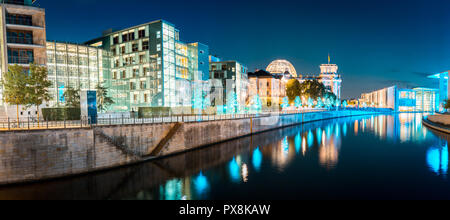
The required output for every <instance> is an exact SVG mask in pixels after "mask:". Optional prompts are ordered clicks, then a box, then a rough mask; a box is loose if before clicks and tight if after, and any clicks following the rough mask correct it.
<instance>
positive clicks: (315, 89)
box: [300, 80, 326, 100]
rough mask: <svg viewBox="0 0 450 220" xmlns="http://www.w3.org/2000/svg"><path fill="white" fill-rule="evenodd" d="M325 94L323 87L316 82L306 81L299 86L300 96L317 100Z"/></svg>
mask: <svg viewBox="0 0 450 220" xmlns="http://www.w3.org/2000/svg"><path fill="white" fill-rule="evenodd" d="M325 92H326V88H325V85H324V84H323V83H320V82H319V81H318V80H306V81H305V82H303V83H302V84H300V94H302V95H304V96H307V97H308V98H312V99H314V100H317V99H318V98H319V97H323V95H324V94H325Z"/></svg>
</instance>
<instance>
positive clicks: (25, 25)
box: [6, 17, 44, 30]
mask: <svg viewBox="0 0 450 220" xmlns="http://www.w3.org/2000/svg"><path fill="white" fill-rule="evenodd" d="M6 27H7V28H8V29H11V30H44V23H43V22H38V21H33V20H32V19H27V18H18V17H7V18H6Z"/></svg>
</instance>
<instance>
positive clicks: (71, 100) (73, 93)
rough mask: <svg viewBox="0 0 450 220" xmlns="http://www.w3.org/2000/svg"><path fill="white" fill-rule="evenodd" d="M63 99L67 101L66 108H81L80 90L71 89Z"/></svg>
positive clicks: (68, 89) (65, 93)
mask: <svg viewBox="0 0 450 220" xmlns="http://www.w3.org/2000/svg"><path fill="white" fill-rule="evenodd" d="M63 97H64V99H65V100H66V107H72V108H79V107H80V90H77V89H74V88H72V87H69V88H67V89H66V91H65V92H64V94H63Z"/></svg>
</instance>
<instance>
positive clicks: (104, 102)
mask: <svg viewBox="0 0 450 220" xmlns="http://www.w3.org/2000/svg"><path fill="white" fill-rule="evenodd" d="M96 90H97V108H98V110H100V112H104V111H106V110H107V109H108V108H109V107H110V106H111V105H113V104H114V101H113V100H112V98H111V97H109V96H108V88H106V87H103V86H101V85H97V87H96Z"/></svg>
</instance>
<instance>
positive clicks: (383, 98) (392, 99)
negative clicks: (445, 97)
mask: <svg viewBox="0 0 450 220" xmlns="http://www.w3.org/2000/svg"><path fill="white" fill-rule="evenodd" d="M360 105H361V106H363V105H365V106H367V107H375V108H390V109H392V110H393V111H395V112H435V111H437V110H438V109H439V90H438V89H430V88H415V89H399V88H398V87H397V86H392V87H389V88H385V89H381V90H378V91H374V92H370V93H365V94H362V95H361V99H360Z"/></svg>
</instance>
